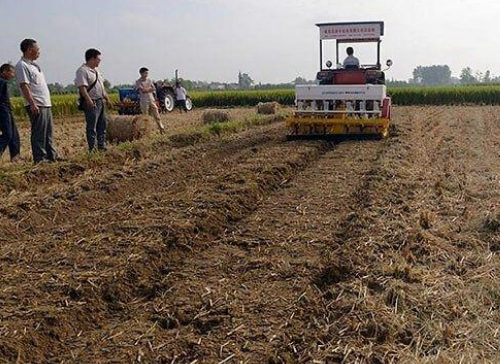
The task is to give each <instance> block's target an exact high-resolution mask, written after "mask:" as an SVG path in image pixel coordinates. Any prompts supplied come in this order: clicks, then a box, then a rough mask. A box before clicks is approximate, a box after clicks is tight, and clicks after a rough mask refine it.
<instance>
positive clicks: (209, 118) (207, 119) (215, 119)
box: [202, 110, 231, 124]
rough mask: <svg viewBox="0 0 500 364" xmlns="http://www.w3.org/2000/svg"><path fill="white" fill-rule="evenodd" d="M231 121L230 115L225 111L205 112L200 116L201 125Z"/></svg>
mask: <svg viewBox="0 0 500 364" xmlns="http://www.w3.org/2000/svg"><path fill="white" fill-rule="evenodd" d="M230 119H231V115H230V114H229V113H228V112H227V111H225V110H206V111H205V112H204V113H203V115H202V120H203V123H205V124H214V123H224V122H227V121H229V120H230Z"/></svg>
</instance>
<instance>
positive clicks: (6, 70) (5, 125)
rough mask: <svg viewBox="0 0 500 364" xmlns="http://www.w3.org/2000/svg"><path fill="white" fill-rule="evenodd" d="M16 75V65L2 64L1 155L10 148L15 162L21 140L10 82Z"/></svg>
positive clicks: (0, 93)
mask: <svg viewBox="0 0 500 364" xmlns="http://www.w3.org/2000/svg"><path fill="white" fill-rule="evenodd" d="M14 77H15V69H14V66H13V65H11V64H9V63H5V64H3V65H1V66H0V131H1V132H2V135H0V157H1V156H2V154H3V152H5V149H7V148H9V153H10V160H11V161H13V162H15V161H16V160H19V154H20V152H21V141H20V140H19V132H18V130H17V126H16V123H15V122H14V115H12V106H11V104H10V98H9V91H8V87H7V86H8V82H9V81H10V80H12V79H13V78H14Z"/></svg>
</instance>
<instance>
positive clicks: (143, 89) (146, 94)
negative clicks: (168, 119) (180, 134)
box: [135, 67, 165, 134]
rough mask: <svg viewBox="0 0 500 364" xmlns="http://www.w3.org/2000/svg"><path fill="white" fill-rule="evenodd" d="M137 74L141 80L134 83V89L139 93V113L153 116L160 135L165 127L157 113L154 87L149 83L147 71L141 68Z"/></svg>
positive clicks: (151, 82)
mask: <svg viewBox="0 0 500 364" xmlns="http://www.w3.org/2000/svg"><path fill="white" fill-rule="evenodd" d="M139 74H140V75H141V78H139V79H138V80H137V81H135V89H136V90H137V91H139V98H140V105H141V112H142V113H143V114H144V115H150V114H151V115H153V117H154V119H155V121H156V124H157V125H158V128H159V129H160V133H161V134H163V133H164V132H165V127H164V126H163V123H162V122H161V117H160V112H159V111H158V105H157V104H156V101H157V97H156V87H155V85H154V83H153V81H151V80H150V79H149V78H148V76H149V70H148V69H147V68H146V67H142V68H141V69H140V70H139Z"/></svg>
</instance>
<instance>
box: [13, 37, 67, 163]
mask: <svg viewBox="0 0 500 364" xmlns="http://www.w3.org/2000/svg"><path fill="white" fill-rule="evenodd" d="M21 52H23V56H22V58H21V59H20V61H19V62H18V63H17V64H16V67H15V68H16V79H17V82H18V83H19V86H20V88H21V91H22V94H23V98H24V106H25V107H26V111H27V112H28V115H29V118H30V121H31V151H32V154H33V161H34V162H35V164H38V163H40V162H44V161H49V162H55V161H56V160H57V159H58V158H57V152H56V150H55V148H54V146H53V142H52V134H53V118H52V102H51V99H50V91H49V87H48V86H47V82H46V81H45V75H44V74H43V72H42V69H41V68H40V66H39V65H38V63H36V62H35V61H36V60H37V59H38V57H39V56H40V47H39V46H38V43H37V42H36V40H34V39H24V40H23V41H22V42H21Z"/></svg>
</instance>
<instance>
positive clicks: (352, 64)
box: [344, 47, 359, 68]
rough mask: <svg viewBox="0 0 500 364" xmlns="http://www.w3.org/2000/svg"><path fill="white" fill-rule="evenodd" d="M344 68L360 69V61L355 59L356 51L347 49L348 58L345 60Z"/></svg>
mask: <svg viewBox="0 0 500 364" xmlns="http://www.w3.org/2000/svg"><path fill="white" fill-rule="evenodd" d="M344 68H359V59H357V58H356V57H354V49H353V48H352V47H348V48H347V58H346V59H345V60H344Z"/></svg>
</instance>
